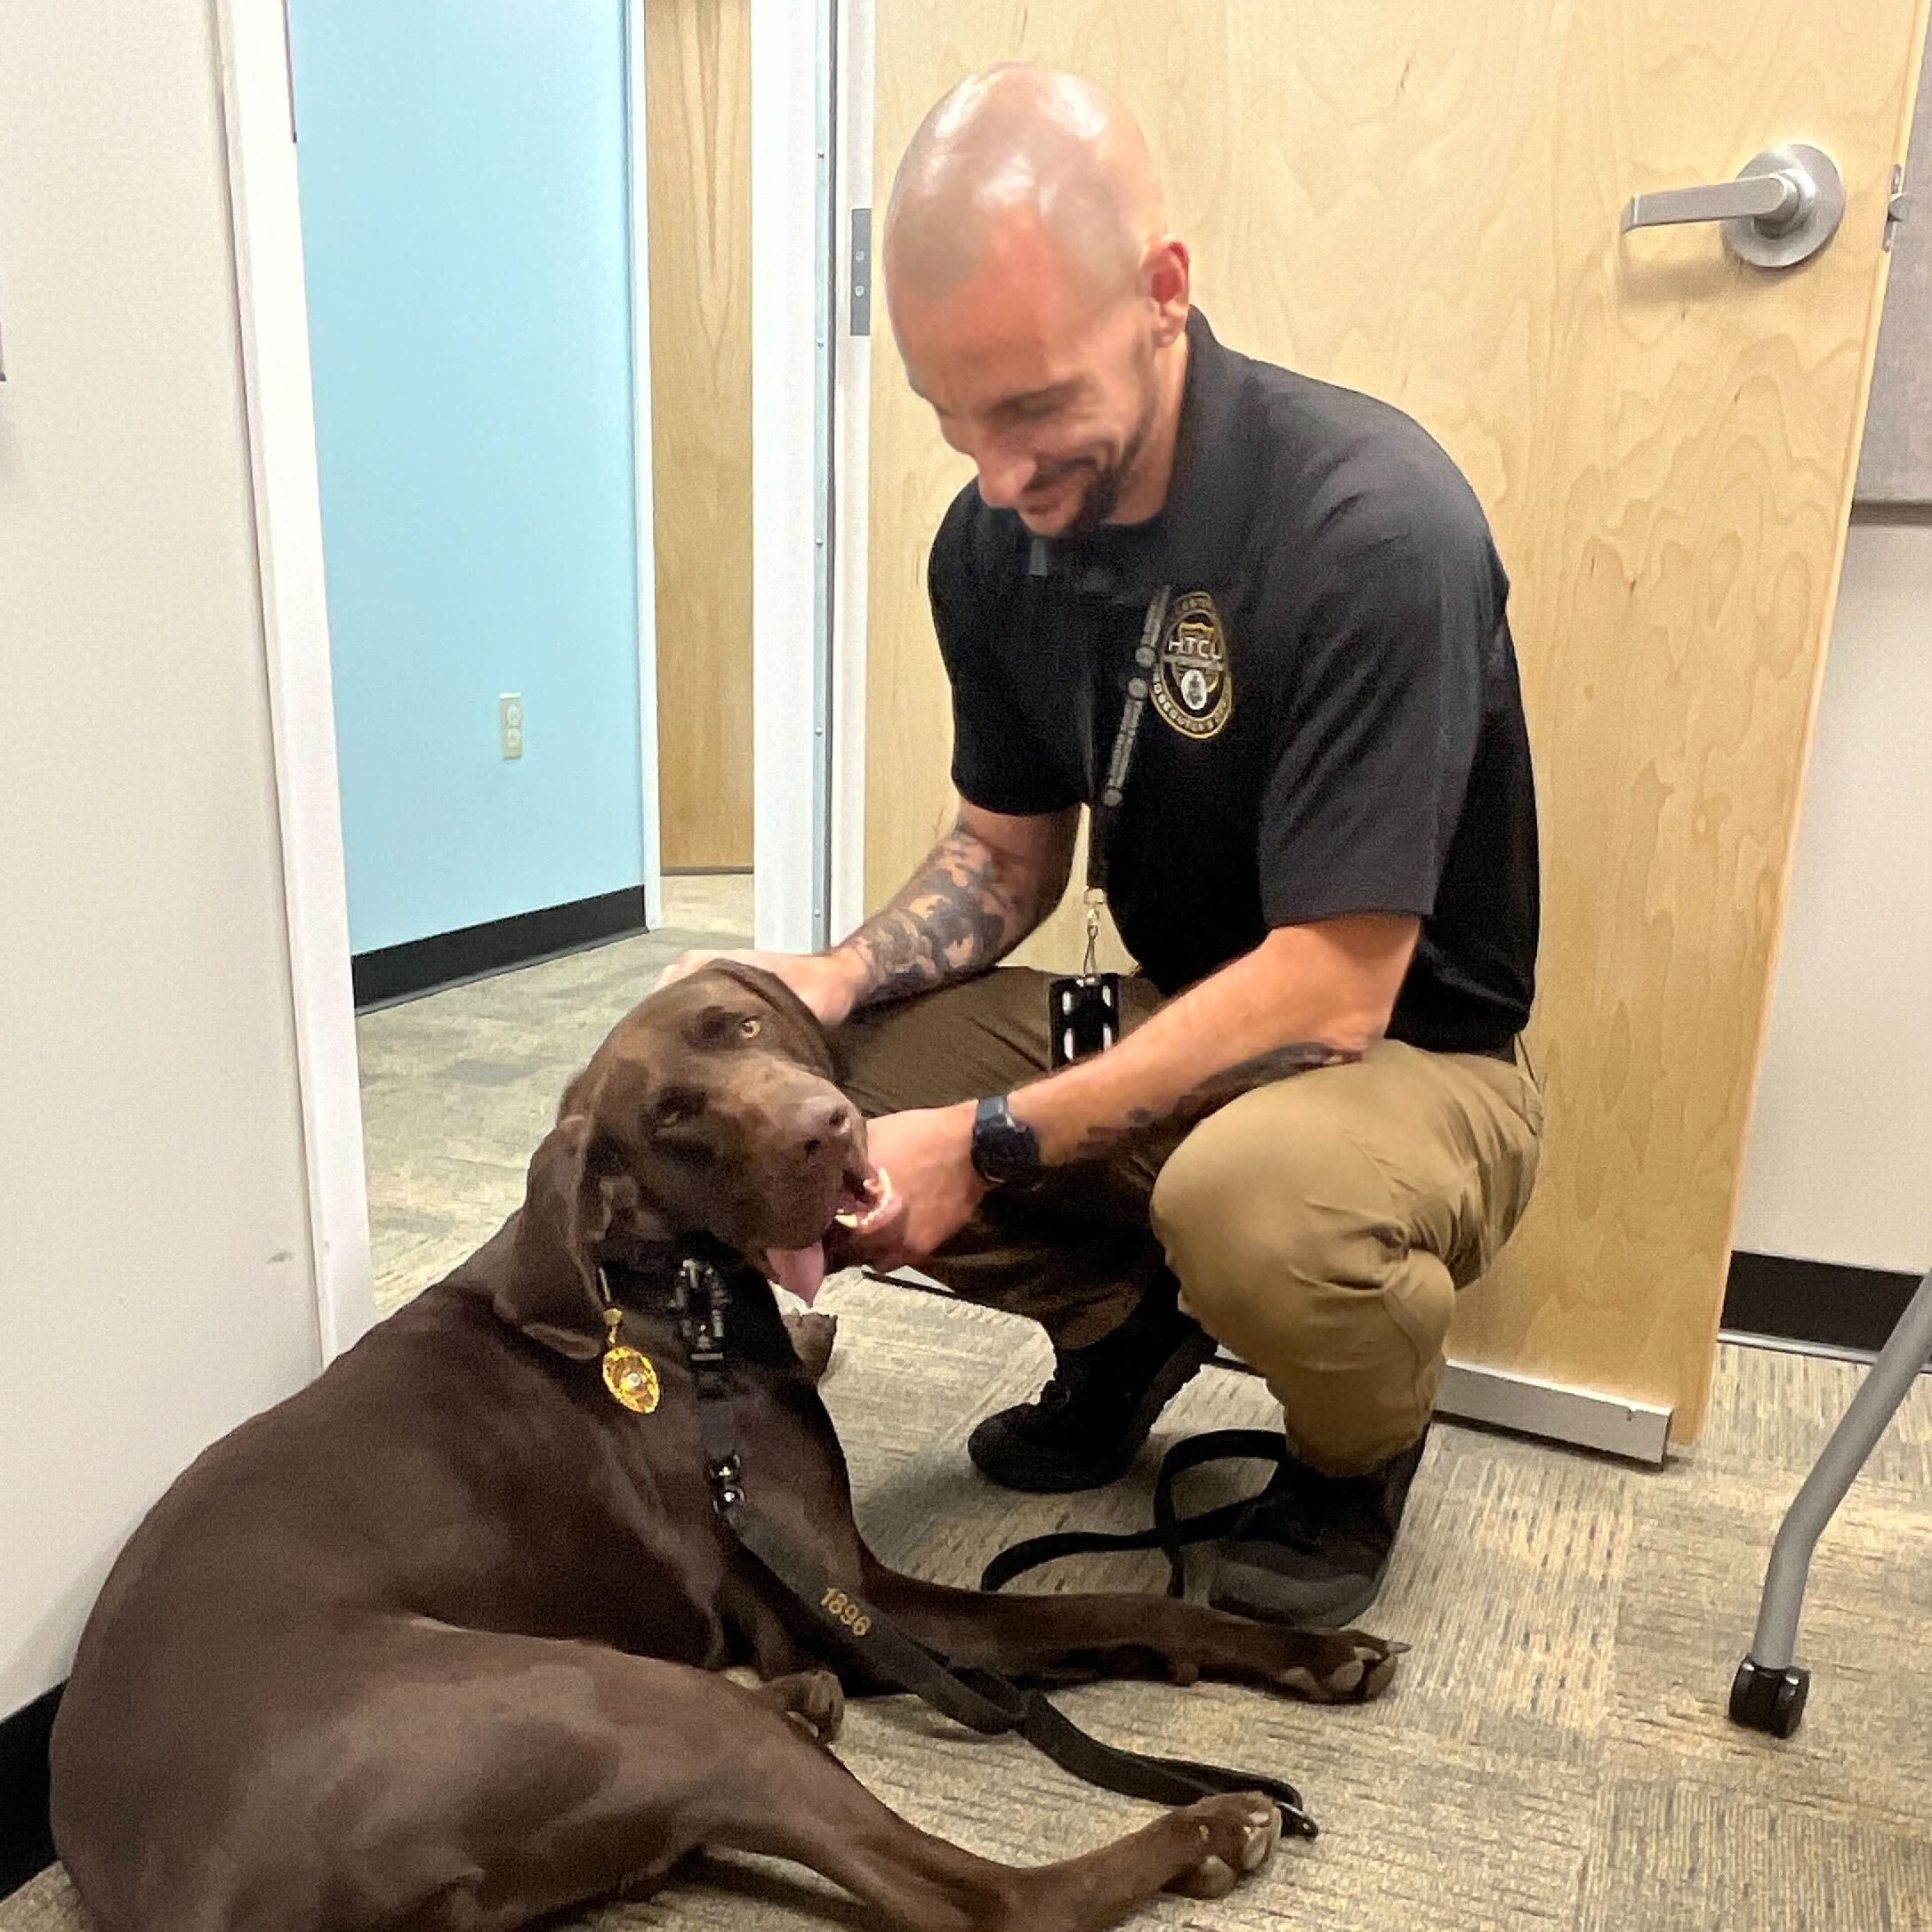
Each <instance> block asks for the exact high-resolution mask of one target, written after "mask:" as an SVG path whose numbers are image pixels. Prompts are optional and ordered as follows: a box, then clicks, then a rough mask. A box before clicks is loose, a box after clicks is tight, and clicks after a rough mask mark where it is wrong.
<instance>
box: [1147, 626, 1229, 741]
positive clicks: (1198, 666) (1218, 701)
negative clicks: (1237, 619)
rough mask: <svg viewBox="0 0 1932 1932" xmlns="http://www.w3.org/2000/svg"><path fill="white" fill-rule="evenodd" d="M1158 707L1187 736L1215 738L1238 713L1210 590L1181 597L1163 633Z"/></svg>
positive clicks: (1156, 697)
mask: <svg viewBox="0 0 1932 1932" xmlns="http://www.w3.org/2000/svg"><path fill="white" fill-rule="evenodd" d="M1153 696H1154V708H1155V711H1157V712H1160V714H1161V716H1162V718H1163V720H1165V721H1166V722H1167V723H1168V724H1169V725H1171V726H1172V728H1173V729H1175V730H1176V731H1179V733H1180V734H1181V735H1182V737H1190V738H1211V737H1214V736H1215V735H1216V733H1218V732H1219V731H1220V729H1221V727H1222V726H1223V725H1225V724H1226V723H1227V722H1228V715H1229V713H1230V712H1232V711H1233V710H1234V708H1235V687H1234V680H1232V679H1231V678H1230V677H1229V676H1228V632H1227V630H1226V628H1225V626H1224V625H1223V624H1222V623H1221V614H1220V610H1219V609H1217V608H1215V603H1214V599H1213V597H1212V594H1211V593H1210V592H1206V591H1187V592H1184V593H1183V594H1182V595H1180V596H1179V597H1177V598H1176V599H1175V600H1174V601H1173V603H1172V605H1171V607H1170V608H1169V610H1168V613H1167V622H1166V624H1165V625H1164V627H1163V631H1162V633H1161V654H1160V660H1159V664H1158V665H1157V667H1156V669H1155V674H1154V692H1153Z"/></svg>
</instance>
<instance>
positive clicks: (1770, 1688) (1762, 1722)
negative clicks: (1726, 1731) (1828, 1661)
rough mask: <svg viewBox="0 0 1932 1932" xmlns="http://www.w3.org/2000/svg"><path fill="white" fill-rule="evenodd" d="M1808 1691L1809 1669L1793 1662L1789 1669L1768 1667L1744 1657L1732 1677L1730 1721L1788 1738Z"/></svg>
mask: <svg viewBox="0 0 1932 1932" xmlns="http://www.w3.org/2000/svg"><path fill="white" fill-rule="evenodd" d="M1810 1691H1811V1672H1810V1671H1809V1670H1800V1669H1799V1666H1798V1665H1796V1664H1793V1665H1792V1666H1791V1669H1790V1670H1766V1668H1765V1667H1764V1666H1763V1665H1762V1664H1761V1663H1759V1662H1757V1660H1756V1659H1755V1658H1751V1657H1746V1658H1745V1659H1744V1661H1743V1662H1742V1663H1741V1664H1739V1665H1738V1667H1737V1675H1736V1676H1735V1678H1732V1679H1731V1722H1732V1723H1733V1724H1742V1725H1743V1726H1744V1727H1746V1728H1747V1729H1750V1730H1753V1731H1768V1732H1770V1734H1771V1735H1772V1736H1773V1737H1789V1736H1790V1735H1791V1734H1792V1732H1794V1731H1795V1730H1796V1729H1797V1728H1798V1725H1799V1719H1801V1718H1802V1717H1803V1716H1804V1714H1805V1699H1806V1697H1807V1695H1809V1694H1810Z"/></svg>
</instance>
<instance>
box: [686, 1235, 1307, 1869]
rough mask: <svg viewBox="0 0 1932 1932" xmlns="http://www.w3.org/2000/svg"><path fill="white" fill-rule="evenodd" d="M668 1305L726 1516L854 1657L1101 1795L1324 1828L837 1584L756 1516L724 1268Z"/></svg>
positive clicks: (1282, 1782)
mask: <svg viewBox="0 0 1932 1932" xmlns="http://www.w3.org/2000/svg"><path fill="white" fill-rule="evenodd" d="M672 1305H673V1307H674V1308H675V1310H676V1313H677V1318H678V1333H679V1337H680V1340H682V1342H683V1344H684V1350H685V1358H686V1360H687V1361H688V1364H689V1365H690V1372H691V1381H692V1385H693V1387H694V1388H695V1389H696V1396H697V1419H698V1430H699V1434H700V1437H701V1438H702V1440H703V1443H704V1467H705V1473H706V1475H707V1476H708V1477H710V1479H711V1486H712V1500H713V1502H714V1504H715V1507H716V1509H717V1512H718V1517H719V1520H720V1522H721V1523H722V1524H723V1525H724V1526H725V1528H726V1529H727V1530H728V1531H729V1533H730V1534H731V1535H732V1536H733V1537H734V1538H735V1539H736V1540H737V1543H738V1544H739V1546H740V1547H741V1548H742V1549H743V1550H745V1552H746V1554H748V1555H749V1556H751V1557H753V1558H755V1559H756V1560H757V1562H758V1563H759V1564H761V1566H763V1567H764V1569H765V1570H766V1571H768V1572H769V1574H770V1575H771V1576H772V1578H773V1579H774V1580H775V1581H776V1582H778V1583H779V1584H781V1585H782V1586H783V1587H784V1589H785V1590H786V1591H787V1592H788V1593H789V1595H790V1596H791V1598H792V1600H793V1602H794V1603H795V1604H797V1605H798V1606H799V1607H800V1608H801V1609H802V1610H805V1611H807V1612H809V1614H810V1615H811V1616H812V1617H813V1619H814V1620H815V1621H816V1622H817V1624H818V1625H819V1627H820V1628H821V1629H822V1630H825V1632H826V1634H827V1635H828V1636H830V1637H831V1638H833V1639H835V1640H836V1641H837V1642H838V1644H839V1646H840V1647H841V1649H842V1650H844V1651H845V1652H846V1653H847V1654H848V1655H850V1656H852V1657H854V1658H855V1659H856V1660H860V1661H862V1662H864V1663H865V1665H867V1666H869V1674H871V1675H872V1676H873V1677H874V1678H876V1679H878V1680H881V1681H883V1682H885V1683H887V1684H890V1685H892V1686H896V1687H897V1688H898V1689H901V1690H906V1691H910V1692H911V1693H912V1694H913V1695H914V1696H916V1697H921V1698H923V1699H924V1700H925V1701H926V1703H930V1705H932V1706H933V1708H934V1709H935V1710H938V1711H944V1712H945V1713H946V1716H948V1717H950V1718H952V1719H954V1720H955V1721H956V1722H958V1723H961V1724H963V1725H965V1726H966V1727H968V1728H969V1729H970V1730H975V1731H978V1732H980V1733H981V1734H983V1735H987V1736H999V1735H1003V1734H1006V1733H1014V1734H1017V1735H1018V1736H1020V1737H1023V1738H1024V1739H1025V1740H1026V1742H1027V1743H1029V1744H1031V1745H1032V1746H1033V1747H1034V1750H1035V1751H1041V1752H1042V1753H1044V1755H1045V1756H1047V1757H1049V1758H1051V1759H1052V1760H1053V1762H1054V1763H1055V1764H1057V1765H1059V1767H1060V1768H1061V1769H1062V1770H1064V1771H1070V1772H1071V1773H1072V1774H1073V1775H1075V1777H1077V1778H1083V1779H1084V1780H1085V1781H1086V1782H1087V1783H1089V1784H1095V1785H1098V1786H1099V1788H1100V1789H1101V1790H1102V1791H1118V1792H1120V1793H1122V1794H1123V1796H1125V1797H1128V1798H1140V1799H1147V1800H1148V1801H1149V1802H1151V1803H1154V1804H1156V1805H1191V1804H1193V1803H1195V1801H1196V1800H1197V1799H1202V1798H1206V1797H1211V1796H1212V1795H1214V1794H1215V1793H1218V1792H1225V1791H1260V1792H1262V1793H1263V1794H1264V1795H1265V1796H1267V1797H1268V1798H1270V1799H1273V1800H1274V1803H1275V1806H1276V1809H1277V1810H1278V1811H1279V1812H1280V1814H1281V1821H1282V1826H1283V1829H1284V1830H1285V1831H1289V1832H1292V1833H1293V1834H1294V1835H1295V1836H1297V1837H1300V1838H1313V1837H1314V1836H1315V1835H1316V1825H1315V1821H1314V1819H1313V1818H1311V1817H1310V1816H1309V1815H1308V1811H1307V1809H1306V1808H1305V1807H1304V1806H1303V1805H1302V1802H1301V1794H1300V1791H1297V1790H1296V1789H1295V1788H1294V1786H1293V1785H1292V1784H1291V1783H1288V1782H1287V1781H1286V1779H1284V1778H1276V1777H1268V1776H1266V1775H1262V1774H1260V1773H1259V1772H1254V1771H1232V1770H1228V1769H1226V1768H1224V1767H1222V1766H1220V1765H1210V1764H1196V1763H1194V1762H1193V1761H1192V1760H1191V1759H1184V1758H1156V1757H1151V1756H1149V1755H1147V1754H1146V1753H1144V1752H1141V1751H1127V1750H1124V1749H1123V1748H1122V1747H1121V1746H1120V1745H1117V1744H1107V1743H1102V1742H1101V1740H1100V1739H1099V1738H1097V1737H1093V1736H1090V1735H1088V1734H1087V1733H1086V1732H1085V1731H1083V1730H1082V1729H1080V1727H1078V1726H1077V1725H1075V1723H1074V1722H1073V1721H1072V1720H1071V1719H1069V1718H1068V1717H1067V1715H1066V1714H1065V1713H1064V1712H1063V1711H1059V1709H1057V1708H1056V1707H1055V1706H1054V1705H1052V1704H1051V1703H1048V1702H1047V1700H1046V1699H1045V1698H1044V1697H1043V1696H1042V1695H1041V1694H1040V1693H1039V1692H1038V1691H1037V1690H1034V1689H1032V1688H1030V1687H1027V1686H1021V1685H1018V1684H1015V1683H1013V1682H1012V1681H1011V1680H1010V1678H1004V1677H1002V1676H1000V1675H999V1674H998V1672H996V1671H993V1670H979V1669H977V1668H974V1667H971V1666H968V1665H962V1664H954V1662H951V1660H950V1659H948V1658H946V1656H944V1655H943V1654H940V1653H939V1652H938V1651H935V1650H932V1649H930V1648H929V1647H928V1646H925V1645H924V1644H922V1643H921V1642H919V1640H918V1639H917V1638H914V1637H913V1636H912V1635H911V1634H910V1633H909V1632H908V1631H906V1630H901V1629H900V1628H899V1626H898V1624H896V1623H894V1622H892V1620H891V1619H890V1617H889V1616H887V1615H886V1614H885V1613H884V1612H883V1611H882V1610H881V1609H880V1608H879V1607H878V1606H876V1605H875V1604H873V1603H870V1602H868V1601H867V1600H866V1599H865V1598H864V1597H862V1596H861V1595H860V1594H859V1593H858V1592H857V1590H848V1589H843V1588H841V1587H839V1586H838V1585H835V1584H834V1583H833V1581H832V1580H831V1578H830V1577H829V1576H828V1575H827V1574H826V1572H825V1568H824V1566H822V1565H821V1564H820V1563H819V1562H818V1560H817V1557H816V1556H815V1555H814V1554H812V1553H811V1552H810V1551H809V1550H803V1549H801V1548H800V1547H799V1546H798V1545H797V1544H795V1543H793V1542H789V1541H788V1540H787V1539H786V1538H785V1536H784V1535H782V1534H780V1533H779V1532H778V1531H777V1530H776V1529H775V1528H773V1527H772V1525H770V1523H769V1522H768V1521H767V1520H766V1519H765V1518H764V1517H761V1516H760V1515H759V1513H758V1511H757V1510H756V1509H754V1508H753V1505H752V1502H751V1499H750V1497H749V1495H748V1494H747V1493H746V1486H745V1464H744V1459H743V1458H742V1457H741V1456H740V1454H739V1453H738V1447H737V1426H736V1419H735V1417H734V1415H733V1413H732V1407H731V1373H730V1364H729V1355H728V1350H727V1325H728V1323H729V1316H730V1308H731V1290H730V1286H729V1281H728V1279H727V1276H726V1271H725V1269H724V1268H720V1267H719V1266H718V1265H717V1264H716V1263H714V1262H712V1260H708V1259H707V1258H704V1257H702V1256H688V1257H686V1259H685V1260H683V1261H682V1263H681V1264H680V1268H679V1270H678V1285H677V1290H676V1295H675V1299H674V1301H673V1304H672Z"/></svg>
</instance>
